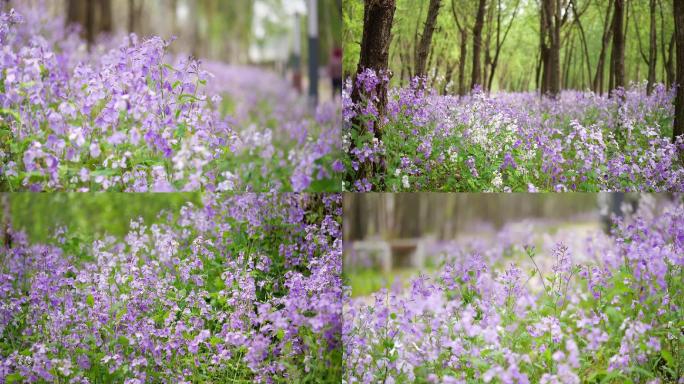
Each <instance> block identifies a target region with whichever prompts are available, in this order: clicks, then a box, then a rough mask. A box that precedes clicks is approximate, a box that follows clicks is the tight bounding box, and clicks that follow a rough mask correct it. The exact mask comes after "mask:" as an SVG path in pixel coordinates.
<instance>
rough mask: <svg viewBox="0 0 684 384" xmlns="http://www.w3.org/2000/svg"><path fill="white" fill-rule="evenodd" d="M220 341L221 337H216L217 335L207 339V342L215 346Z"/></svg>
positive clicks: (221, 340)
mask: <svg viewBox="0 0 684 384" xmlns="http://www.w3.org/2000/svg"><path fill="white" fill-rule="evenodd" d="M221 342H223V339H221V338H220V337H218V336H212V337H211V338H210V339H209V344H211V346H212V347H215V346H217V345H218V344H219V343H221Z"/></svg>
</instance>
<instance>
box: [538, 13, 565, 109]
mask: <svg viewBox="0 0 684 384" xmlns="http://www.w3.org/2000/svg"><path fill="white" fill-rule="evenodd" d="M540 20H541V26H540V31H541V32H542V33H541V36H540V38H541V59H542V81H541V89H540V91H541V94H542V95H547V96H550V97H553V98H555V97H557V96H558V93H560V80H561V75H560V71H561V68H560V44H561V41H560V27H561V15H560V0H542V6H541V18H540Z"/></svg>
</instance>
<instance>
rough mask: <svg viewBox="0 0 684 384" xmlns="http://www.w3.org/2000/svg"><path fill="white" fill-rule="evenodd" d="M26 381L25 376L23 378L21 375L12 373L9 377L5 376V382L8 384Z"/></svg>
mask: <svg viewBox="0 0 684 384" xmlns="http://www.w3.org/2000/svg"><path fill="white" fill-rule="evenodd" d="M23 380H24V376H22V375H21V374H19V373H16V372H15V373H10V374H9V375H7V376H5V382H6V383H7V384H10V383H21V382H22V381H23Z"/></svg>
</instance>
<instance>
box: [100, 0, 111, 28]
mask: <svg viewBox="0 0 684 384" xmlns="http://www.w3.org/2000/svg"><path fill="white" fill-rule="evenodd" d="M99 3H100V28H99V31H100V32H112V1H111V0H100V1H99Z"/></svg>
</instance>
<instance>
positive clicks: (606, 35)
mask: <svg viewBox="0 0 684 384" xmlns="http://www.w3.org/2000/svg"><path fill="white" fill-rule="evenodd" d="M612 5H613V3H612V2H608V9H607V10H606V17H605V20H604V22H603V36H602V38H601V52H600V53H599V58H598V62H597V63H596V75H595V76H594V93H598V94H599V95H603V83H604V81H603V79H604V77H603V72H604V70H603V68H604V67H605V60H606V51H607V50H608V42H609V41H610V39H611V37H612V34H613V28H610V27H609V24H608V23H609V21H610V20H611V17H610V15H611V8H612Z"/></svg>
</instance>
